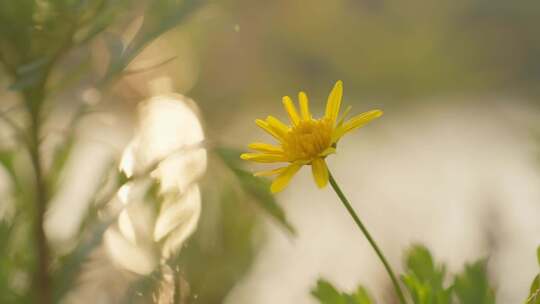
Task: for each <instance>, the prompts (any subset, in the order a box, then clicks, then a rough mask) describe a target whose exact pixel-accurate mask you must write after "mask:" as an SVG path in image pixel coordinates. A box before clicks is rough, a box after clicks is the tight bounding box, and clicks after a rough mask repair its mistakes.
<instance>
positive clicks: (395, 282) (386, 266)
mask: <svg viewBox="0 0 540 304" xmlns="http://www.w3.org/2000/svg"><path fill="white" fill-rule="evenodd" d="M328 175H329V176H330V185H332V188H333V189H334V191H336V194H337V195H338V197H339V199H340V200H341V202H342V203H343V206H345V209H347V211H348V212H349V214H350V215H351V217H352V218H353V220H354V222H355V223H356V226H358V228H360V230H361V231H362V233H363V234H364V236H365V237H366V239H367V240H368V242H369V244H370V245H371V247H372V248H373V250H375V253H377V256H378V257H379V259H380V260H381V262H382V263H383V265H384V269H386V272H387V273H388V275H389V276H390V279H391V280H392V284H393V285H394V289H395V290H396V293H397V296H398V298H399V301H400V303H401V304H406V303H407V302H406V301H405V296H404V295H403V292H402V291H401V287H400V286H399V282H398V280H397V278H396V275H395V274H394V271H393V270H392V267H390V264H389V263H388V261H387V260H386V258H385V257H384V254H383V253H382V251H381V249H380V248H379V246H377V243H376V242H375V240H374V239H373V237H372V236H371V234H370V233H369V231H368V230H367V228H366V226H364V224H363V223H362V221H361V220H360V218H359V217H358V215H357V214H356V212H355V211H354V209H353V207H352V206H351V204H350V203H349V200H347V198H346V197H345V194H343V191H341V189H340V188H339V186H338V184H337V182H336V180H335V179H334V176H332V173H330V171H328Z"/></svg>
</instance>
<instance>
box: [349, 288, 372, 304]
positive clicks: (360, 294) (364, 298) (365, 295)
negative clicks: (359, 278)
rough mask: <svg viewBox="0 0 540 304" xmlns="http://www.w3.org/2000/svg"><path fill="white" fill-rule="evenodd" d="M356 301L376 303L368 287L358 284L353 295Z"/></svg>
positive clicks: (364, 303)
mask: <svg viewBox="0 0 540 304" xmlns="http://www.w3.org/2000/svg"><path fill="white" fill-rule="evenodd" d="M352 298H353V300H354V303H356V304H371V303H375V302H374V301H373V299H372V298H371V296H370V295H369V292H368V291H367V289H366V288H364V287H362V286H358V288H357V289H356V291H355V292H354V294H353V295H352Z"/></svg>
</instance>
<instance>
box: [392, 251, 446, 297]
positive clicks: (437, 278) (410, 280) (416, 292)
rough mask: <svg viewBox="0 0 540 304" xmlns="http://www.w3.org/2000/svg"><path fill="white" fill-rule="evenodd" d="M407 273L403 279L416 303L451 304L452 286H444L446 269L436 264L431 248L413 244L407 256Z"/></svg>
mask: <svg viewBox="0 0 540 304" xmlns="http://www.w3.org/2000/svg"><path fill="white" fill-rule="evenodd" d="M405 271H406V274H405V275H403V276H402V281H403V282H404V283H405V286H406V287H407V289H408V290H409V292H410V294H411V297H412V299H413V302H414V303H416V304H449V303H450V300H451V293H452V289H451V287H445V286H444V278H445V275H446V270H445V267H444V266H443V265H440V266H436V265H435V262H434V261H433V257H432V255H431V253H430V252H429V250H428V249H427V248H426V247H424V246H423V245H413V246H412V247H411V248H410V249H409V250H408V251H407V254H406V257H405Z"/></svg>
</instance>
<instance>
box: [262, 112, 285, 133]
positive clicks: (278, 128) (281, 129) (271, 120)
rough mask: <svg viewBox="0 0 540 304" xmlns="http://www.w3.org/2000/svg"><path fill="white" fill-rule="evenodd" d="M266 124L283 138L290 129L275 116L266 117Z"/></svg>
mask: <svg viewBox="0 0 540 304" xmlns="http://www.w3.org/2000/svg"><path fill="white" fill-rule="evenodd" d="M266 122H267V123H268V125H269V126H270V128H272V129H273V130H274V131H275V132H276V133H277V134H279V135H280V136H282V137H283V136H285V134H286V133H287V132H289V127H288V126H287V125H286V124H284V123H282V122H281V120H279V119H277V118H275V117H274V116H271V115H269V116H268V117H266Z"/></svg>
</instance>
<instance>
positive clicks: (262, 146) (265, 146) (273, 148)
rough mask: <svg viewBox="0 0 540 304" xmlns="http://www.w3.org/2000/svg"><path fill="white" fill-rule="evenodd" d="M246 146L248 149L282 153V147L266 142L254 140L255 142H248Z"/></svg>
mask: <svg viewBox="0 0 540 304" xmlns="http://www.w3.org/2000/svg"><path fill="white" fill-rule="evenodd" d="M248 147H249V148H250V149H253V150H257V151H261V152H266V153H278V154H279V153H283V149H282V148H281V147H278V146H274V145H271V144H266V143H258V142H255V143H251V144H249V145H248Z"/></svg>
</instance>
